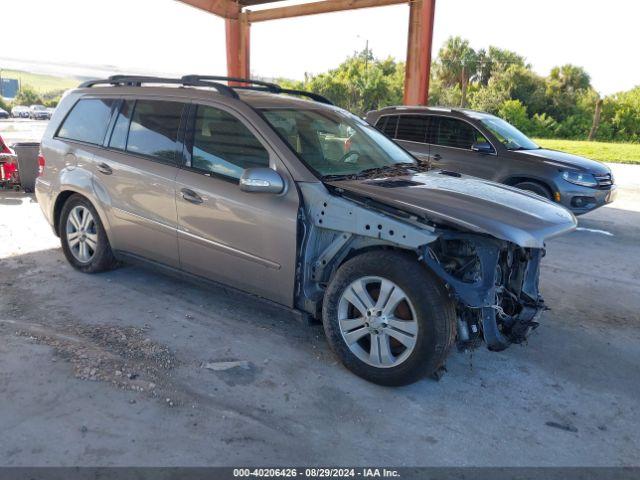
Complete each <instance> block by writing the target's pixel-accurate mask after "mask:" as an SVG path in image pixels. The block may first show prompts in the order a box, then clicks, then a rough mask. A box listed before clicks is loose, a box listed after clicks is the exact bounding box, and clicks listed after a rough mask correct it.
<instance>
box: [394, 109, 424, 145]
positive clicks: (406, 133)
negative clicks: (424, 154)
mask: <svg viewBox="0 0 640 480" xmlns="http://www.w3.org/2000/svg"><path fill="white" fill-rule="evenodd" d="M428 123H429V117H427V116H424V115H402V116H401V117H400V121H399V122H398V131H397V133H396V139H398V140H408V141H411V142H419V143H425V142H426V138H427V124H428Z"/></svg>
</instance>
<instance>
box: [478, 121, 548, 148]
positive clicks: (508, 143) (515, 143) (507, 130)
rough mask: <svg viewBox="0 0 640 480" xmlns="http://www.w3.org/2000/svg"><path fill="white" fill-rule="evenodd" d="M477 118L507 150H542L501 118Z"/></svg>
mask: <svg viewBox="0 0 640 480" xmlns="http://www.w3.org/2000/svg"><path fill="white" fill-rule="evenodd" d="M477 118H478V119H479V120H480V122H481V123H482V124H483V125H484V126H485V127H486V128H487V129H488V130H489V131H491V133H493V134H494V135H495V136H496V138H497V139H498V140H499V141H500V142H501V143H502V144H503V145H504V146H505V147H506V148H507V150H537V149H538V148H540V147H539V146H538V145H536V144H535V143H534V142H533V141H532V140H531V139H530V138H529V137H527V136H526V135H525V134H524V133H522V132H521V131H520V130H518V129H517V128H516V127H514V126H513V125H511V124H510V123H509V122H505V121H504V120H502V119H501V118H498V117H494V116H493V115H480V116H479V117H477Z"/></svg>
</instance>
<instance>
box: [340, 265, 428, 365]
mask: <svg viewBox="0 0 640 480" xmlns="http://www.w3.org/2000/svg"><path fill="white" fill-rule="evenodd" d="M338 323H339V325H340V333H341V334H342V338H343V339H344V341H345V343H346V344H347V346H348V347H349V350H351V352H352V353H353V354H354V355H355V356H356V357H358V358H359V359H360V360H362V361H363V362H365V363H367V364H368V365H372V366H374V367H378V368H389V367H395V366H397V365H400V364H401V363H402V362H404V361H405V360H406V359H407V357H409V355H411V352H413V350H414V348H415V346H416V339H417V335H418V321H417V317H416V312H415V309H414V307H413V304H412V303H411V300H410V299H409V297H408V296H407V294H406V293H405V292H404V291H403V290H402V289H401V288H400V287H399V286H398V285H396V284H395V283H394V282H392V281H390V280H387V279H385V278H382V277H377V276H367V277H361V278H359V279H357V280H355V281H354V282H352V283H351V284H350V285H349V286H348V287H347V288H346V289H345V290H344V292H343V293H342V295H341V297H340V301H339V303H338Z"/></svg>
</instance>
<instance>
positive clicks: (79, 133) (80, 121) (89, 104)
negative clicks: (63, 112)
mask: <svg viewBox="0 0 640 480" xmlns="http://www.w3.org/2000/svg"><path fill="white" fill-rule="evenodd" d="M114 103H115V100H110V99H100V98H86V99H82V100H80V101H78V103H76V104H75V105H74V106H73V108H72V109H71V112H69V115H67V118H66V119H65V120H64V123H63V124H62V126H61V127H60V130H58V137H61V138H66V139H68V140H77V141H79V142H86V143H92V144H94V145H102V142H103V140H104V135H105V133H106V131H107V125H108V124H109V119H110V118H111V107H112V106H113V104H114Z"/></svg>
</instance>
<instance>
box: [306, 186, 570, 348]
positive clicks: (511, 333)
mask: <svg viewBox="0 0 640 480" xmlns="http://www.w3.org/2000/svg"><path fill="white" fill-rule="evenodd" d="M432 179H435V180H436V181H432ZM456 180H457V181H456ZM299 188H300V189H301V193H302V196H303V198H304V203H305V208H304V209H303V211H302V212H301V214H302V217H303V218H302V219H301V223H302V227H303V228H302V229H301V230H302V231H303V232H305V233H304V239H303V241H302V245H301V258H300V264H299V267H300V268H299V273H300V275H299V283H298V285H299V287H300V288H299V290H298V292H297V293H298V294H297V298H298V308H300V309H301V310H305V311H307V312H309V313H310V314H311V315H312V316H315V317H316V318H318V317H319V316H320V313H319V312H320V300H321V298H322V295H323V292H324V288H325V286H326V285H327V284H328V282H329V280H330V278H331V276H332V274H333V272H334V271H335V270H336V269H337V268H338V267H339V266H340V264H341V263H342V262H343V261H344V260H345V259H346V258H349V257H350V256H352V255H354V254H357V252H358V251H364V250H367V249H372V248H383V249H385V248H387V249H389V248H391V249H402V250H405V251H412V252H414V253H415V254H416V259H417V260H418V261H420V262H422V263H423V264H424V265H425V267H426V268H428V269H429V270H431V271H432V272H433V273H434V274H435V275H436V276H437V277H439V278H440V279H441V280H442V282H443V283H444V285H445V287H446V289H447V291H448V292H449V295H450V297H451V299H452V300H453V302H454V303H455V308H456V315H457V326H456V331H457V333H456V335H457V345H458V348H460V349H470V348H476V347H478V346H480V345H481V344H482V342H483V341H484V342H485V343H486V344H487V347H488V348H489V349H490V350H492V351H500V350H504V349H505V348H507V347H508V346H509V345H511V344H512V343H516V344H517V343H522V342H523V341H525V339H526V338H527V335H528V334H529V333H530V332H531V331H533V330H534V329H535V328H536V327H537V326H538V318H539V316H540V314H541V313H542V312H543V311H544V310H545V309H546V307H545V304H544V301H543V299H542V296H541V295H540V293H539V289H538V279H539V274H540V261H541V259H542V257H543V256H544V254H545V244H544V242H545V240H546V239H547V238H550V237H552V236H555V235H559V234H562V233H565V232H567V231H571V230H572V229H573V228H575V217H573V215H571V213H570V212H567V211H566V210H564V209H563V208H561V207H558V206H556V205H553V204H550V203H549V202H545V201H543V200H542V199H539V198H538V197H536V196H528V195H523V194H522V193H520V192H517V193H515V192H513V191H505V190H504V188H503V187H502V186H499V185H496V184H491V183H489V182H482V183H479V182H478V181H476V180H474V179H460V180H459V179H455V180H449V179H444V180H443V179H442V177H441V176H440V175H438V174H427V175H424V174H421V175H413V176H410V177H405V178H395V179H386V180H385V181H384V182H383V181H381V180H374V181H366V180H365V181H359V182H348V181H347V182H345V181H341V182H334V183H332V185H330V186H329V189H328V190H327V189H325V188H323V187H321V186H320V185H317V184H315V185H314V184H299ZM439 197H440V198H439ZM461 212H464V215H463V214H462V213H461ZM453 214H455V215H453Z"/></svg>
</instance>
